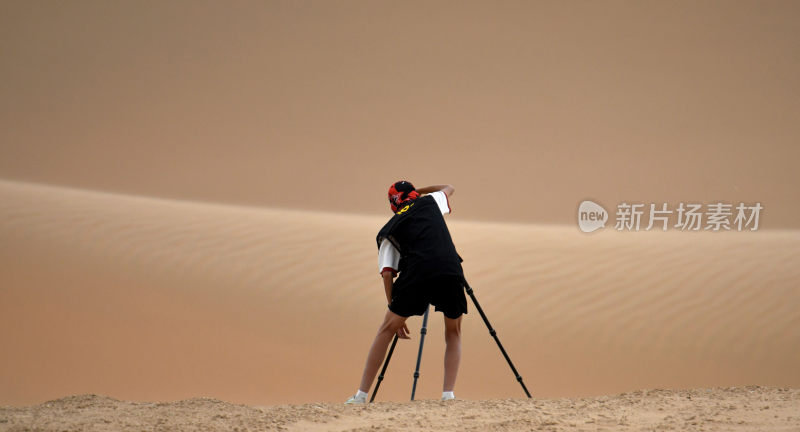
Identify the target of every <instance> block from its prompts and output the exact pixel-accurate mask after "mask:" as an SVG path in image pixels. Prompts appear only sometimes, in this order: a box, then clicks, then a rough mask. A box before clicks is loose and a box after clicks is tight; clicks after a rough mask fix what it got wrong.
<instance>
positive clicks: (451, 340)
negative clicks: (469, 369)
mask: <svg viewBox="0 0 800 432" xmlns="http://www.w3.org/2000/svg"><path fill="white" fill-rule="evenodd" d="M463 316H464V315H461V316H460V317H458V318H456V319H451V318H447V317H444V341H445V343H446V344H447V348H446V349H445V352H444V387H443V388H442V391H453V388H454V387H455V386H456V377H457V376H458V365H459V364H460V363H461V318H462V317H463Z"/></svg>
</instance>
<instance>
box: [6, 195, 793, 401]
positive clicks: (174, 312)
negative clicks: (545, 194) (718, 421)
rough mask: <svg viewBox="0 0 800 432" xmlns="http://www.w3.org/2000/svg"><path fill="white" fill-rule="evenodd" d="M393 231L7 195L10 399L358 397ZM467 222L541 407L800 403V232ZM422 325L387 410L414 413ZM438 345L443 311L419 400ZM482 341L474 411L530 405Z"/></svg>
mask: <svg viewBox="0 0 800 432" xmlns="http://www.w3.org/2000/svg"><path fill="white" fill-rule="evenodd" d="M453 206H454V209H455V212H456V214H457V212H458V197H455V198H454V201H453ZM386 216H387V217H388V216H389V215H388V212H387V215H386ZM457 217H458V216H456V215H454V216H452V218H457ZM383 221H384V219H383V218H376V217H371V216H370V217H365V216H357V215H346V214H333V213H313V212H299V211H289V210H280V209H257V208H245V207H233V206H218V205H211V204H199V203H189V202H178V201H167V200H158V199H151V198H142V197H131V196H124V195H113V194H103V193H96V192H89V191H82V190H73V189H65V188H54V187H45V186H37V185H31V184H25V183H17V182H8V181H3V182H0V329H2V330H1V331H0V346H2V347H3V349H2V350H3V354H2V356H0V404H1V405H22V404H35V403H40V402H42V401H44V400H50V399H56V398H59V397H63V396H66V395H71V394H83V393H96V394H104V395H108V396H111V397H114V398H118V399H127V400H159V401H165V400H177V399H188V398H194V397H200V396H209V397H214V398H219V399H222V400H226V401H230V402H234V403H247V404H258V405H266V404H285V403H308V402H338V401H342V400H344V398H346V397H347V396H348V395H349V394H351V393H352V392H353V391H355V386H356V385H357V383H358V379H359V376H360V373H361V368H362V363H363V360H364V356H365V354H366V350H367V348H368V346H369V343H370V341H371V338H372V336H373V332H374V331H375V329H376V328H377V325H378V324H379V320H380V319H381V317H382V315H383V313H384V308H385V304H384V302H385V300H384V298H383V292H382V287H381V285H380V280H379V276H378V274H377V269H376V254H377V250H376V247H375V244H374V235H375V233H376V231H377V229H378V228H379V227H380V225H381V224H382V223H383ZM450 227H451V231H452V234H453V237H454V239H455V242H456V244H457V246H458V248H459V251H460V253H461V255H462V256H463V257H464V259H465V263H464V265H465V270H466V274H467V277H468V279H469V281H470V282H471V284H472V286H473V287H474V288H475V290H476V294H477V295H478V298H479V300H480V301H481V304H482V306H483V307H484V309H485V310H486V312H487V314H488V315H489V318H490V319H491V320H492V323H493V324H494V326H495V327H496V328H497V330H498V333H499V335H500V337H501V339H502V341H503V343H504V345H505V346H506V348H507V349H508V351H509V353H510V354H511V356H512V358H513V360H514V361H515V363H516V365H517V367H518V369H519V370H520V372H521V373H522V375H523V376H524V378H525V381H526V383H527V384H528V386H529V387H530V388H531V390H532V392H533V393H534V395H535V396H536V397H539V398H547V397H563V396H569V397H579V396H588V395H600V394H615V393H619V392H624V391H632V390H637V389H648V388H701V387H714V386H734V385H736V386H741V385H764V386H777V387H784V386H789V387H794V388H797V387H800V368H798V367H797V365H798V364H800V265H799V264H800V232H797V231H759V232H741V233H738V232H731V233H691V234H690V233H682V232H672V231H671V232H667V233H661V232H657V233H656V232H650V233H644V232H642V233H624V234H620V233H617V232H613V231H609V230H605V231H600V232H597V233H593V234H591V235H589V234H584V233H581V232H580V231H578V229H577V228H576V227H574V226H536V225H513V224H490V223H474V222H464V221H459V220H458V219H450ZM420 322H421V320H420V319H419V318H415V319H412V320H410V327H411V329H412V332H413V336H414V339H413V340H412V341H404V342H402V343H401V344H399V346H398V349H397V351H396V355H395V358H394V359H393V361H392V365H391V366H390V368H389V373H388V376H387V378H386V380H385V381H384V384H383V386H382V389H381V394H380V395H379V397H378V399H379V400H390V401H403V400H406V399H407V398H408V397H409V394H410V389H411V382H412V372H413V367H414V359H415V356H416V351H417V341H418V337H419V335H418V331H419V324H420ZM441 332H442V323H441V318H440V314H435V315H433V319H432V321H431V323H430V329H429V337H428V338H427V340H426V347H425V351H424V356H423V363H422V377H421V378H420V384H419V388H418V398H420V399H434V398H438V396H439V394H440V391H441V379H442V371H441V368H442V353H443V340H442V339H443V338H442V337H441ZM464 335H465V340H464V348H463V350H464V359H463V364H462V369H461V372H460V376H459V382H458V386H457V389H456V394H457V396H458V397H459V398H462V399H492V398H510V397H514V398H516V397H522V396H523V394H522V391H521V390H520V388H519V386H518V384H517V382H516V381H515V380H514V378H513V376H512V375H511V373H510V371H509V370H508V368H507V366H506V364H505V362H504V360H503V359H502V357H501V355H500V353H499V351H498V350H497V348H496V346H495V345H494V342H493V341H492V340H491V338H490V337H489V335H488V334H487V331H486V329H485V327H484V325H483V323H482V321H481V320H480V317H479V316H478V314H477V313H475V310H474V308H472V309H471V313H470V314H469V315H468V316H467V319H466V321H465V329H464ZM738 394H739V393H737V395H738ZM741 394H745V393H741ZM792 394H793V395H794V393H792ZM737 397H738V396H737ZM792 397H794V398H795V400H796V395H794V396H792ZM115 403H116V402H115ZM553 403H557V402H553ZM795 404H796V402H795ZM512 405H513V403H512ZM457 406H462V405H457ZM464 406H466V405H464ZM513 406H516V405H513ZM325 409H329V408H325Z"/></svg>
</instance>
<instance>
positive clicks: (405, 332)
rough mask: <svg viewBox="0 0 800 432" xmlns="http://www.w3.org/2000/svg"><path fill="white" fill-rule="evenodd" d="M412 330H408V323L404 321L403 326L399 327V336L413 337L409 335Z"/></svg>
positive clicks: (403, 337)
mask: <svg viewBox="0 0 800 432" xmlns="http://www.w3.org/2000/svg"><path fill="white" fill-rule="evenodd" d="M409 334H410V332H409V331H408V324H406V323H403V326H402V327H400V328H399V329H397V337H398V338H400V339H411V338H410V337H409V336H408V335H409Z"/></svg>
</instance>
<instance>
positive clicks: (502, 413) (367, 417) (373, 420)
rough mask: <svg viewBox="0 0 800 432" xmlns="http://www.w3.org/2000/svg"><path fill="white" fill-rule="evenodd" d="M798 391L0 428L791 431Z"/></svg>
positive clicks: (5, 413) (92, 420)
mask: <svg viewBox="0 0 800 432" xmlns="http://www.w3.org/2000/svg"><path fill="white" fill-rule="evenodd" d="M799 413H800V391H798V390H796V389H795V390H790V389H779V388H765V387H743V388H715V389H698V390H692V391H668V390H649V391H647V390H646V391H636V392H630V393H624V394H620V395H614V396H603V397H596V398H580V399H579V398H572V399H498V400H488V401H461V400H455V401H448V402H439V401H416V402H411V403H409V402H405V403H397V402H378V403H373V404H371V405H369V406H345V405H342V404H325V403H313V404H303V405H278V406H270V407H251V406H246V405H236V404H231V403H227V402H223V401H220V400H217V399H208V398H194V399H188V400H183V401H178V402H171V403H153V402H124V401H118V400H115V399H111V398H108V397H104V396H96V395H81V396H71V397H67V398H62V399H58V400H53V401H48V402H45V403H42V404H41V405H37V406H33V407H26V408H0V430H5V431H8V432H16V431H22V430H37V431H43V432H44V431H63V430H81V431H141V430H180V431H194V430H197V431H200V430H203V431H253V430H267V431H375V430H385V431H393V430H425V431H453V430H465V431H473V430H480V431H483V430H488V431H508V432H514V431H531V430H541V431H598V430H618V431H654V430H659V431H660V430H667V431H669V430H677V431H701V430H712V431H714V430H719V431H753V430H774V431H790V430H798V428H800V414H799Z"/></svg>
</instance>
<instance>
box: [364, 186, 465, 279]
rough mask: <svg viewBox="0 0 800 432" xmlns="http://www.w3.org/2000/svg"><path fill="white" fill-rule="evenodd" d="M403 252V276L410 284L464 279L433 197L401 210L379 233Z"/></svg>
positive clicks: (457, 257)
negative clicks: (442, 279)
mask: <svg viewBox="0 0 800 432" xmlns="http://www.w3.org/2000/svg"><path fill="white" fill-rule="evenodd" d="M383 239H387V240H389V241H390V242H391V243H392V245H393V246H394V247H395V248H396V249H397V250H398V252H400V268H399V270H400V272H401V277H402V278H403V279H404V280H405V281H406V282H407V283H413V282H414V281H417V280H426V279H430V278H432V277H438V276H460V277H463V276H464V271H463V270H462V268H461V261H462V260H461V257H460V256H459V255H458V252H456V247H455V245H454V244H453V239H452V238H451V237H450V231H449V230H448V229H447V224H446V223H445V221H444V217H443V216H442V212H441V210H440V209H439V205H438V204H437V203H436V200H434V198H433V197H431V196H429V195H426V196H423V197H421V198H417V199H416V200H414V201H413V202H412V203H411V204H409V205H408V206H407V207H406V208H401V209H400V211H398V213H397V214H395V215H394V216H393V217H392V218H391V219H389V222H387V223H386V225H384V226H383V228H382V229H381V230H380V232H379V233H378V236H377V238H376V240H377V243H378V248H379V249H380V245H381V241H383Z"/></svg>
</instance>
